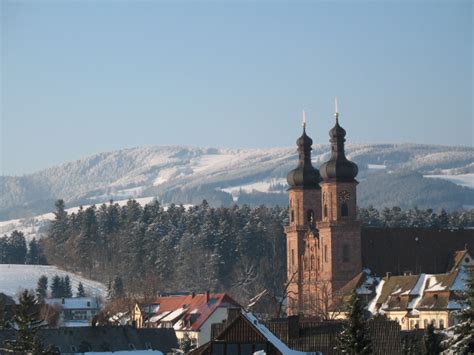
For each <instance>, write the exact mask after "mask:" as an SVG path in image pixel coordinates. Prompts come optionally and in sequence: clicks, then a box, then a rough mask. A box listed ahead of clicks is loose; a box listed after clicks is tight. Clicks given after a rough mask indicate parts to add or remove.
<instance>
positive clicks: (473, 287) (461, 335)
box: [448, 271, 474, 355]
mask: <svg viewBox="0 0 474 355" xmlns="http://www.w3.org/2000/svg"><path fill="white" fill-rule="evenodd" d="M466 276H467V277H466V278H467V279H466V290H465V292H464V295H463V296H464V301H463V308H462V310H461V312H460V313H459V315H458V319H459V324H457V325H456V326H455V327H454V337H453V339H452V341H451V342H450V343H451V344H448V346H449V349H448V350H450V351H452V352H453V353H455V354H462V355H467V354H474V272H473V271H471V272H466Z"/></svg>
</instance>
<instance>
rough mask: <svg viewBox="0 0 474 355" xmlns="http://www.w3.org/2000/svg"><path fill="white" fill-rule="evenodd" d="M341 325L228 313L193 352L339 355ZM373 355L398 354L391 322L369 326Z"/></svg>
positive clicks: (199, 354)
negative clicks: (205, 341) (223, 320)
mask: <svg viewBox="0 0 474 355" xmlns="http://www.w3.org/2000/svg"><path fill="white" fill-rule="evenodd" d="M342 325H343V323H342V322H338V321H330V322H311V321H308V320H305V319H300V318H299V317H298V316H290V317H288V318H285V319H278V320H272V321H267V322H263V323H261V322H259V321H258V320H257V319H256V318H255V316H254V315H253V314H252V313H249V312H246V311H243V310H240V309H237V310H234V309H230V310H229V317H228V320H227V321H226V322H225V323H219V324H214V325H213V327H212V340H211V341H210V342H208V343H206V344H203V345H202V346H201V347H199V348H197V349H195V350H193V351H192V352H191V354H192V355H204V354H253V353H256V352H258V351H264V352H265V353H266V354H292V355H297V354H325V355H326V354H330V355H331V354H340V351H338V350H337V349H336V347H337V345H338V343H337V339H338V337H339V335H340V333H341V331H342ZM368 326H369V331H370V336H371V341H372V347H373V353H374V354H384V355H391V354H394V355H395V354H401V353H402V341H401V335H400V327H399V325H398V324H397V323H395V322H392V321H385V320H380V321H379V320H378V321H370V322H369V323H368Z"/></svg>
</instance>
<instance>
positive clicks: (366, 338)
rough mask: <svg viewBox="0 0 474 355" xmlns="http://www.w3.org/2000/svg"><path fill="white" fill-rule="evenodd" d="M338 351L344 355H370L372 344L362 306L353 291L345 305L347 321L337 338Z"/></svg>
mask: <svg viewBox="0 0 474 355" xmlns="http://www.w3.org/2000/svg"><path fill="white" fill-rule="evenodd" d="M339 350H341V352H343V353H345V354H354V355H358V354H371V353H372V344H371V340H370V333H369V330H368V326H367V322H366V319H365V317H364V306H363V305H362V303H361V301H360V299H359V297H358V296H357V293H356V292H355V290H354V291H353V292H352V295H351V298H350V301H349V304H348V305H347V320H346V321H345V322H344V326H343V330H342V333H341V334H340V337H339Z"/></svg>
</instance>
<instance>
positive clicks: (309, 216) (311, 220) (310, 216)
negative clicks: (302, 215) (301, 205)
mask: <svg viewBox="0 0 474 355" xmlns="http://www.w3.org/2000/svg"><path fill="white" fill-rule="evenodd" d="M307 219H308V223H309V224H310V225H313V224H314V212H313V210H309V211H308V212H307Z"/></svg>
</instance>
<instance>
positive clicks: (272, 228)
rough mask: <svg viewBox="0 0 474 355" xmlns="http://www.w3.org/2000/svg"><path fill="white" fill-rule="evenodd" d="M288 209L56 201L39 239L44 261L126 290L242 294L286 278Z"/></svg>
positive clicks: (278, 286) (277, 287)
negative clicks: (75, 207) (79, 205)
mask: <svg viewBox="0 0 474 355" xmlns="http://www.w3.org/2000/svg"><path fill="white" fill-rule="evenodd" d="M286 218H287V210H286V209H282V208H278V207H275V208H267V207H263V206H262V207H259V208H254V209H251V208H249V207H247V206H244V207H238V206H234V207H232V208H224V207H222V208H211V207H210V206H209V204H208V203H207V202H205V201H204V202H203V203H202V204H200V205H198V206H193V207H190V208H188V209H185V208H184V207H182V206H175V205H171V206H170V207H168V208H167V209H164V208H163V207H162V206H161V205H160V203H159V202H157V201H154V202H152V203H150V204H148V205H146V206H144V207H142V206H140V205H139V204H138V203H137V202H136V201H134V200H130V201H128V203H127V204H126V205H124V206H122V207H121V206H119V205H118V204H114V203H110V204H107V205H105V204H104V205H102V206H100V207H98V208H96V207H94V206H92V207H88V208H87V209H80V210H79V211H78V212H77V213H72V214H68V213H67V212H66V211H65V207H64V203H63V202H62V201H58V202H57V203H56V211H55V219H54V221H53V222H52V224H51V228H50V231H49V234H48V236H47V237H46V238H45V239H44V240H42V245H43V247H44V251H45V253H46V255H47V258H48V261H49V262H50V263H52V264H54V265H58V266H59V267H61V268H65V269H69V270H74V271H81V272H83V273H84V274H85V275H86V276H89V277H93V278H97V279H99V280H101V281H102V282H104V283H106V284H109V283H110V281H115V280H116V276H119V277H120V280H121V281H123V286H124V289H125V291H126V292H128V293H129V294H133V293H134V292H138V291H137V290H139V291H140V292H142V293H144V294H143V295H142V296H147V295H150V297H152V296H153V295H155V294H156V292H158V291H160V292H166V291H196V292H202V291H205V290H210V291H224V290H225V291H231V292H232V293H233V294H234V295H239V296H241V297H242V301H245V299H246V298H249V297H251V296H254V295H255V294H256V293H258V292H259V291H261V290H263V289H268V290H269V292H272V293H275V294H281V293H282V285H283V283H284V280H285V278H286V239H285V235H284V232H283V225H284V224H285V222H284V221H285V220H286Z"/></svg>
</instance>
